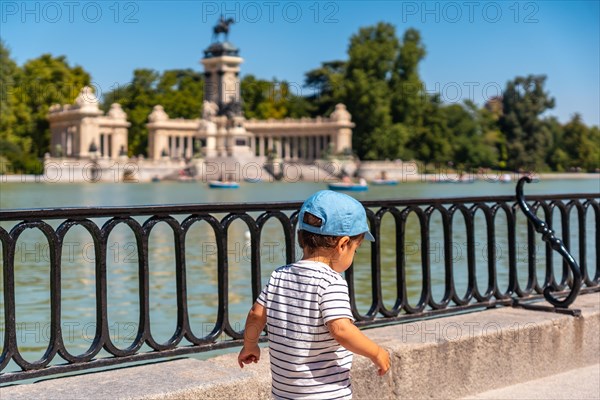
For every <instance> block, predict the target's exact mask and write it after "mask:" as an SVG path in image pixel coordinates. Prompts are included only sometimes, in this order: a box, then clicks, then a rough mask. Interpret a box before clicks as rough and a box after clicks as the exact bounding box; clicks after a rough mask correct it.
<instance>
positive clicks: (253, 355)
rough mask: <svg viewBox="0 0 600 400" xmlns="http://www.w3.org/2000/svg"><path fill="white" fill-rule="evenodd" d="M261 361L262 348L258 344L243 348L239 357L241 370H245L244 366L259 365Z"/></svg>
mask: <svg viewBox="0 0 600 400" xmlns="http://www.w3.org/2000/svg"><path fill="white" fill-rule="evenodd" d="M258 360H260V347H258V344H252V345H248V346H244V347H242V350H240V354H239V355H238V364H239V365H240V368H244V364H250V363H252V362H254V363H257V362H258Z"/></svg>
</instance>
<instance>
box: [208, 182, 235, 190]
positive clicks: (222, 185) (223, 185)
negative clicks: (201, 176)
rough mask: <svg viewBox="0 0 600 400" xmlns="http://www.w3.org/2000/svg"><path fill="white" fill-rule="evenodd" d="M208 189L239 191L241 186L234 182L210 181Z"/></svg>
mask: <svg viewBox="0 0 600 400" xmlns="http://www.w3.org/2000/svg"><path fill="white" fill-rule="evenodd" d="M208 187H209V188H212V189H237V188H239V187H240V184H239V183H237V182H233V181H208Z"/></svg>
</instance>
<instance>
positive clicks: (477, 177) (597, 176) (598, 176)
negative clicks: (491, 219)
mask: <svg viewBox="0 0 600 400" xmlns="http://www.w3.org/2000/svg"><path fill="white" fill-rule="evenodd" d="M525 175H527V174H523V173H519V172H500V171H498V172H488V173H484V174H477V173H470V174H464V175H462V179H463V181H461V177H460V175H459V174H456V173H454V172H452V173H449V172H445V171H440V172H437V173H429V174H421V173H418V174H404V175H402V176H400V177H399V179H395V180H396V181H397V183H399V184H402V183H408V182H422V183H473V182H490V183H498V182H500V177H501V176H508V177H509V179H508V181H504V182H503V183H516V182H517V181H518V180H519V178H520V177H522V176H525ZM529 175H530V176H531V177H532V179H533V180H534V181H536V180H544V181H546V180H565V179H567V180H600V173H597V172H589V173H588V172H545V173H540V174H529ZM313 178H315V177H313ZM465 178H467V179H466V180H465ZM242 180H243V179H242ZM310 181H315V182H324V183H332V182H337V181H338V180H333V179H327V178H326V179H296V180H286V179H282V180H280V181H276V180H273V179H265V180H262V181H260V182H263V183H273V182H282V183H286V182H287V183H294V182H310ZM367 181H368V182H369V183H370V180H367ZM150 182H151V181H149V180H141V179H135V178H134V179H131V180H130V181H128V182H123V181H121V180H118V181H117V180H115V181H113V180H110V179H108V180H100V181H98V180H89V179H74V177H70V179H60V178H59V179H56V177H48V176H45V175H28V174H15V175H0V184H3V183H150ZM163 182H178V181H177V180H164V181H163ZM188 182H190V181H188ZM191 182H192V183H194V182H196V183H206V182H208V181H207V180H206V179H203V178H199V179H196V180H191Z"/></svg>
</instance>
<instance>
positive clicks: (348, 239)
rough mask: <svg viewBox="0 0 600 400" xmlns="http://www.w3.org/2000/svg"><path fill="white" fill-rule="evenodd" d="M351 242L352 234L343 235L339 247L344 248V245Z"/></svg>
mask: <svg viewBox="0 0 600 400" xmlns="http://www.w3.org/2000/svg"><path fill="white" fill-rule="evenodd" d="M349 244H350V236H342V238H341V239H340V240H339V241H338V244H337V246H336V247H337V248H338V249H340V250H343V249H344V247H346V246H348V245H349Z"/></svg>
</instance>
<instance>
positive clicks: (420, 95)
mask: <svg viewBox="0 0 600 400" xmlns="http://www.w3.org/2000/svg"><path fill="white" fill-rule="evenodd" d="M426 54H427V53H426V51H425V46H424V45H423V44H422V43H421V35H420V34H419V32H418V31H417V30H416V29H412V28H411V29H408V30H406V32H405V33H404V36H403V38H402V44H401V46H400V51H399V53H398V57H397V58H396V63H395V67H394V70H393V74H392V79H391V87H392V90H393V93H392V118H393V120H394V122H401V123H403V124H405V125H407V126H410V127H412V128H414V129H415V130H417V129H419V128H420V127H422V126H423V118H424V113H425V109H426V108H427V103H428V101H429V98H428V96H427V94H426V93H425V85H424V84H423V82H422V81H421V78H420V76H419V63H420V62H421V61H422V60H423V59H424V58H425V55H426Z"/></svg>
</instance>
